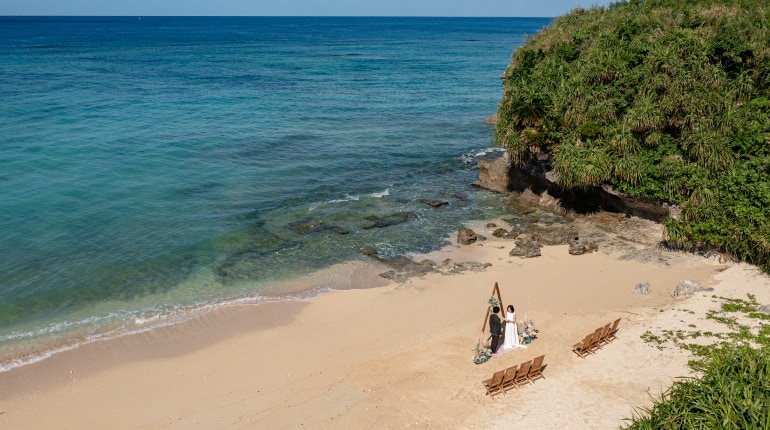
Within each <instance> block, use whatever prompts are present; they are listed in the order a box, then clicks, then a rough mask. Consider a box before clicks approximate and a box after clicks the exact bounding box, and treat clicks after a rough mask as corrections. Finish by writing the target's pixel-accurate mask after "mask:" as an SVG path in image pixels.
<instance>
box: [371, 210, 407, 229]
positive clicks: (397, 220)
mask: <svg viewBox="0 0 770 430" xmlns="http://www.w3.org/2000/svg"><path fill="white" fill-rule="evenodd" d="M414 217H415V214H413V213H411V212H398V213H394V214H389V215H385V216H377V215H369V216H366V217H364V219H365V220H367V221H370V222H371V224H369V225H365V226H364V230H368V229H371V228H385V227H390V226H392V225H396V224H401V223H404V222H407V221H409V220H410V219H412V218H414Z"/></svg>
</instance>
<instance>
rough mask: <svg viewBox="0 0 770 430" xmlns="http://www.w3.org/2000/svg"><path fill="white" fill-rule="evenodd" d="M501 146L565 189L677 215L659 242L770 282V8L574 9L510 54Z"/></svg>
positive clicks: (695, 3)
mask: <svg viewBox="0 0 770 430" xmlns="http://www.w3.org/2000/svg"><path fill="white" fill-rule="evenodd" d="M503 85H504V91H503V98H502V100H501V102H500V105H499V107H498V122H497V125H496V130H495V137H496V141H497V143H498V144H499V145H502V146H505V147H506V148H507V152H508V154H509V156H510V159H511V161H512V162H513V163H514V164H517V165H520V166H523V165H525V164H527V163H539V164H542V165H543V166H544V167H545V168H546V169H549V170H550V171H551V172H552V174H553V175H552V176H553V177H556V178H557V182H558V184H559V185H560V186H561V187H564V188H567V189H579V188H588V187H593V186H597V185H605V184H609V185H611V186H612V187H614V188H615V189H616V190H619V191H622V192H624V193H626V194H628V195H631V196H640V197H647V198H652V199H656V200H659V201H663V202H668V203H672V204H676V205H679V206H680V207H681V208H682V211H681V216H679V217H677V218H676V219H674V218H669V219H667V220H666V221H665V222H664V225H665V234H664V235H665V239H666V241H667V242H668V243H669V244H670V245H672V246H677V247H682V248H685V249H703V248H712V249H713V248H716V249H720V250H722V251H725V252H727V253H729V254H731V255H733V256H735V257H737V258H739V259H742V260H744V261H747V262H750V263H753V264H756V265H758V266H760V267H761V268H762V269H763V270H765V271H770V210H769V209H768V208H770V5H769V4H767V2H766V0H725V1H710V0H630V1H623V2H618V3H614V4H611V5H610V6H608V7H606V8H603V7H593V8H590V9H575V10H573V11H572V12H571V13H569V14H567V15H565V16H562V17H559V18H557V19H555V20H554V21H553V23H552V24H551V25H550V26H548V27H547V28H545V29H544V30H542V31H541V32H540V33H538V34H537V35H535V36H534V37H532V38H530V39H529V40H528V42H527V43H526V44H524V45H523V46H522V47H521V48H519V49H518V50H516V51H515V52H514V54H513V58H512V62H511V64H510V66H509V67H508V69H507V70H506V71H505V73H504V75H503Z"/></svg>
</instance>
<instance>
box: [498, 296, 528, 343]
mask: <svg viewBox="0 0 770 430" xmlns="http://www.w3.org/2000/svg"><path fill="white" fill-rule="evenodd" d="M505 310H506V313H505V340H504V341H503V349H513V348H526V346H525V345H522V344H521V343H520V342H519V331H518V330H517V327H516V312H514V309H513V305H508V307H506V308H505Z"/></svg>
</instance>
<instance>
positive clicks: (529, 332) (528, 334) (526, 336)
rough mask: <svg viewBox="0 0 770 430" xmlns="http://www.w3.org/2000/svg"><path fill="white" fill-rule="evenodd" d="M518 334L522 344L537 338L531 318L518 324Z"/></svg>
mask: <svg viewBox="0 0 770 430" xmlns="http://www.w3.org/2000/svg"><path fill="white" fill-rule="evenodd" d="M520 327H521V330H519V336H521V343H523V344H524V345H526V344H528V343H532V341H533V340H535V339H536V338H537V329H536V328H535V322H534V321H532V320H531V319H529V320H525V321H524V322H522V323H521V325H520Z"/></svg>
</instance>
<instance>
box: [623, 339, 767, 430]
mask: <svg viewBox="0 0 770 430" xmlns="http://www.w3.org/2000/svg"><path fill="white" fill-rule="evenodd" d="M695 367H696V370H698V371H700V372H702V376H701V377H700V378H687V379H683V380H681V381H678V382H676V383H674V385H673V386H672V387H671V388H670V389H669V390H668V391H666V392H665V393H664V394H663V395H662V396H661V398H660V399H657V400H655V401H654V404H653V406H652V407H651V408H649V409H643V410H641V411H639V413H638V414H637V416H636V417H635V418H634V419H633V420H632V422H631V424H630V425H629V426H628V427H627V428H628V429H634V430H643V429H667V430H668V429H767V428H770V347H768V346H764V347H762V348H761V349H753V348H751V347H750V346H748V345H742V346H738V347H727V348H721V349H715V350H713V351H712V352H711V354H710V356H709V357H708V358H707V359H706V360H704V361H703V362H700V363H699V364H697V363H696V364H695Z"/></svg>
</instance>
